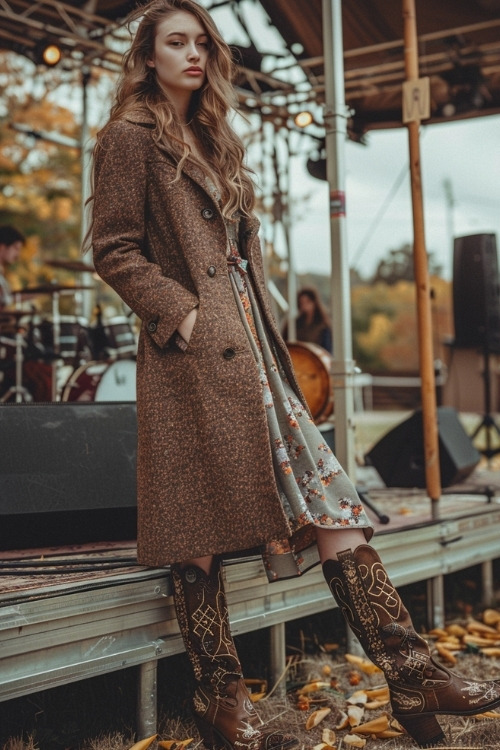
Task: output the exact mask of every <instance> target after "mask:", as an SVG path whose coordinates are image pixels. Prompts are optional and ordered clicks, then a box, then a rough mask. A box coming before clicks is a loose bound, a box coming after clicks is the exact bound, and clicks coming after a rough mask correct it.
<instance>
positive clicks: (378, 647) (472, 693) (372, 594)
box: [323, 545, 500, 747]
mask: <svg viewBox="0 0 500 750" xmlns="http://www.w3.org/2000/svg"><path fill="white" fill-rule="evenodd" d="M323 573H324V576H325V578H326V581H327V583H328V586H329V587H330V590H331V592H332V594H333V596H334V598H335V599H336V601H337V604H338V605H339V607H340V610H341V611H342V612H343V614H344V617H345V618H346V620H347V622H348V624H349V626H350V627H351V629H352V631H353V632H354V634H355V635H356V636H357V637H358V638H359V641H360V643H361V645H362V647H363V649H364V651H365V652H366V654H367V656H368V657H369V658H370V659H371V660H372V661H373V662H374V663H375V664H376V665H377V666H378V667H380V669H381V670H382V671H383V672H384V675H385V678H386V680H387V684H388V686H389V692H390V696H391V705H392V712H393V715H394V717H395V718H396V719H397V720H398V721H399V723H400V724H401V725H402V726H403V727H404V728H405V729H406V731H407V732H408V734H409V735H410V736H411V737H412V738H413V739H414V740H415V742H417V743H418V744H419V745H420V747H430V746H432V745H436V744H438V743H439V742H441V741H442V740H443V739H444V734H443V731H442V729H441V727H440V725H439V723H438V721H437V719H436V714H454V715H461V716H467V715H470V714H479V713H482V712H483V711H488V710H489V709H490V708H493V707H494V706H498V705H499V704H500V684H499V683H498V682H496V681H491V682H476V681H475V680H467V679H463V678H461V677H458V676H457V675H455V674H453V673H452V672H449V671H448V670H447V669H445V667H443V666H441V665H440V664H438V663H436V662H435V661H434V660H433V658H432V657H431V654H430V650H429V646H428V644H427V642H426V641H425V640H424V639H423V638H422V637H421V636H419V635H417V633H416V632H415V630H414V628H413V625H412V621H411V618H410V615H409V613H408V611H407V610H406V608H405V606H404V605H403V602H402V601H401V599H400V597H399V595H398V593H397V591H396V589H395V588H394V586H393V585H392V583H391V581H390V580H389V577H388V575H387V572H386V570H385V569H384V567H383V565H382V563H381V561H380V558H379V556H378V555H377V553H376V552H375V550H374V549H372V547H370V546H369V545H361V546H360V547H357V548H356V549H355V550H354V552H353V551H352V550H350V549H349V550H345V551H344V552H340V553H339V554H338V560H327V561H326V562H325V563H324V564H323Z"/></svg>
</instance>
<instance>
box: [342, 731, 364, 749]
mask: <svg viewBox="0 0 500 750" xmlns="http://www.w3.org/2000/svg"><path fill="white" fill-rule="evenodd" d="M344 745H348V746H349V747H364V746H365V745H366V740H365V739H364V738H363V737H357V736H356V735H355V734H346V736H345V737H344Z"/></svg>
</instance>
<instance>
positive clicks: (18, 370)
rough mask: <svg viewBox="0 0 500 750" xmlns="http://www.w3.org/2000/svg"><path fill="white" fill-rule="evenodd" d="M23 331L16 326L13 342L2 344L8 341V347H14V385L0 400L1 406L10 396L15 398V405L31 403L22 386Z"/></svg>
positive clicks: (26, 390) (28, 394)
mask: <svg viewBox="0 0 500 750" xmlns="http://www.w3.org/2000/svg"><path fill="white" fill-rule="evenodd" d="M23 330H24V329H23V327H22V326H18V328H17V330H16V335H15V338H14V340H13V341H11V340H8V339H4V340H3V343H5V341H8V342H9V345H13V346H14V350H15V354H14V362H15V381H14V385H12V386H11V387H10V388H9V389H8V390H7V391H6V392H5V393H4V394H3V396H2V397H1V398H0V403H1V404H4V403H6V402H7V401H8V400H9V399H10V397H11V396H15V399H14V400H15V402H16V403H17V404H21V403H28V402H31V401H33V396H32V395H31V393H30V392H29V391H28V389H27V388H25V387H24V386H23V363H24V354H23V348H24V347H26V346H27V344H26V342H25V341H24V338H23Z"/></svg>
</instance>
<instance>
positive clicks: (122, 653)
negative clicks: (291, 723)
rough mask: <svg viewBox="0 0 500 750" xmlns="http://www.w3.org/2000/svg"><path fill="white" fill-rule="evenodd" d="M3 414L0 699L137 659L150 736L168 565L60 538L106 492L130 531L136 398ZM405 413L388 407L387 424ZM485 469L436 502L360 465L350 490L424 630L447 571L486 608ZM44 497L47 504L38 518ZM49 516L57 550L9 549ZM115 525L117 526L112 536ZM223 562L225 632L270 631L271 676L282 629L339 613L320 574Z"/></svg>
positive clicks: (117, 541)
mask: <svg viewBox="0 0 500 750" xmlns="http://www.w3.org/2000/svg"><path fill="white" fill-rule="evenodd" d="M0 414H1V416H2V418H3V420H4V425H6V426H8V427H9V430H8V432H7V431H4V432H3V435H4V438H5V440H4V444H3V448H2V452H3V455H4V456H5V457H6V459H8V461H7V463H8V464H9V468H7V469H6V470H5V471H4V473H3V474H2V477H1V478H2V481H3V485H2V486H3V488H4V492H3V493H2V495H1V497H2V503H3V504H2V507H1V508H0V511H2V513H3V516H2V518H0V521H1V522H2V523H1V524H0V525H1V530H0V533H1V534H2V538H3V544H2V549H3V550H4V551H3V552H0V700H2V701H7V700H10V699H13V698H17V697H20V696H24V695H29V694H32V693H35V692H38V691H40V690H45V689H47V688H52V687H56V686H60V685H64V684H67V683H70V682H74V681H77V680H83V679H87V678H90V677H93V676H96V675H99V674H104V673H107V672H113V671H118V670H121V669H125V668H128V667H133V666H135V667H137V673H138V696H139V698H138V734H139V736H149V735H151V734H153V733H154V732H155V731H156V720H157V717H156V672H157V664H158V660H159V659H165V658H167V657H169V656H171V655H174V654H177V653H179V652H181V651H182V650H183V645H182V640H181V637H180V635H179V631H178V627H177V622H176V618H175V614H174V609H173V602H172V598H171V582H170V575H169V570H168V569H149V568H144V567H141V566H139V565H137V562H136V546H135V541H134V540H133V539H130V538H128V539H126V541H121V537H116V536H115V537H114V538H113V540H112V541H110V539H111V537H106V538H105V539H100V540H95V541H92V542H91V543H79V542H80V540H79V539H77V537H75V538H74V539H73V540H72V541H73V542H74V543H72V544H67V542H68V541H69V537H68V536H64V534H67V535H69V534H77V532H78V531H79V526H80V524H83V523H84V521H88V519H94V520H93V521H92V523H94V524H95V523H96V522H97V521H99V523H100V522H101V520H102V516H101V515H95V514H99V513H100V510H99V504H102V502H103V500H102V498H106V501H107V502H108V504H109V505H110V508H109V511H110V512H111V513H112V514H113V518H114V519H120V518H121V517H122V515H124V514H128V515H127V523H126V524H123V528H127V529H128V528H131V527H130V521H131V517H129V515H130V513H131V511H133V510H134V508H133V502H134V498H133V497H129V498H127V497H126V496H125V493H126V492H129V494H130V489H131V487H132V486H133V477H134V461H133V443H134V439H135V438H134V419H135V412H134V405H131V404H122V405H109V404H108V405H106V404H102V405H98V404H94V405H89V406H85V405H83V406H82V405H79V406H74V405H73V406H72V405H66V406H64V405H44V406H42V405H40V406H38V405H31V406H27V407H23V406H20V407H17V406H13V407H12V408H10V407H9V408H8V407H4V408H3V409H2V410H1V412H0ZM404 416H405V415H404V414H403V415H401V414H398V415H384V418H385V419H386V420H387V424H386V425H384V428H385V427H386V426H387V427H388V428H390V427H391V426H392V424H393V423H394V422H398V421H400V420H401V419H402V418H404ZM357 419H358V422H359V428H360V429H359V431H358V437H360V438H362V442H363V443H364V444H365V445H366V444H370V443H373V441H374V440H375V439H377V438H378V437H379V435H380V421H381V415H369V414H366V413H364V414H363V415H359V414H358V415H357ZM361 420H363V424H361ZM371 420H373V423H372V421H371ZM375 420H376V425H377V427H376V434H375V432H374V431H373V430H374V424H375ZM61 425H62V426H63V427H65V429H64V430H62V429H61ZM54 427H58V429H57V430H55V429H54ZM362 430H365V432H366V431H367V434H368V435H369V437H368V438H367V435H366V434H365V435H362ZM1 434H2V433H1V431H0V435H1ZM117 434H118V435H119V437H120V439H119V440H116V439H115V437H116V435H117ZM14 435H15V436H16V440H17V441H18V442H17V443H15V441H14V440H13V436H14ZM9 436H10V438H9ZM115 446H117V447H115ZM42 448H43V450H42ZM117 453H119V455H115V454H117ZM9 456H10V458H12V461H11V460H10V458H9ZM23 456H24V458H23ZM16 462H17V463H16ZM495 462H496V463H498V457H496V458H495ZM115 463H116V466H115ZM493 463H494V462H490V464H487V463H486V462H485V461H484V460H483V461H481V463H480V464H479V465H478V466H477V467H476V468H475V470H474V471H473V472H472V473H471V474H470V475H469V476H468V477H467V478H466V479H465V480H464V481H463V482H461V483H460V484H459V485H457V484H456V485H454V486H453V487H448V488H446V489H445V490H444V491H443V494H442V497H441V498H440V500H439V501H438V502H437V503H431V501H430V500H429V499H428V498H427V497H426V494H425V491H424V490H421V489H397V488H387V487H385V486H384V485H383V483H382V482H381V480H380V477H379V476H378V474H377V472H376V471H375V469H373V468H370V467H365V466H360V467H359V469H358V476H357V477H356V482H357V485H358V487H359V488H360V489H361V490H362V491H363V492H365V493H366V492H367V493H368V495H367V496H368V498H369V501H370V503H371V504H372V505H373V506H374V507H375V509H376V511H377V513H378V516H379V517H382V516H387V517H388V519H389V520H388V523H382V522H381V521H380V518H379V517H378V516H377V514H375V513H374V512H373V511H372V510H370V509H368V513H369V514H370V516H371V517H372V519H373V522H374V526H375V531H376V533H375V536H374V540H373V544H374V546H375V548H376V549H377V550H378V552H379V554H380V555H381V557H382V559H383V560H384V563H385V565H386V566H387V569H388V571H389V574H390V576H391V578H392V580H393V581H394V583H395V584H396V585H397V586H403V585H406V584H411V583H415V582H419V581H425V582H427V599H428V624H429V625H442V624H443V621H444V602H445V591H444V587H445V581H446V578H445V577H446V575H447V574H448V573H453V572H455V571H458V570H463V569H465V568H469V567H471V566H476V565H480V566H481V570H482V587H483V590H482V598H483V601H484V603H485V604H488V605H489V604H491V605H493V604H494V603H495V602H494V601H493V599H494V589H495V585H494V581H493V569H494V565H493V563H494V561H495V560H496V559H498V558H500V544H499V529H500V469H499V467H497V466H495V465H493ZM110 466H114V467H115V468H113V469H110ZM113 477H118V478H119V480H120V482H121V483H122V484H123V485H124V486H123V487H122V486H117V482H116V481H111V480H112V479H113ZM106 482H108V484H106ZM108 485H109V486H108ZM54 488H56V489H57V492H55V491H54ZM73 491H74V493H76V495H72V494H71V493H72V492H73ZM112 493H114V495H112ZM75 497H76V500H75ZM124 498H125V500H126V502H124ZM23 503H24V505H23ZM42 503H45V504H46V508H45V510H44V512H43V513H42V514H41V515H38V516H36V515H35V516H34V515H33V511H34V510H39V509H40V505H41V504H42ZM72 504H73V505H74V506H75V507H71V505H72ZM65 514H69V515H65ZM93 514H94V515H93ZM47 519H48V521H47ZM56 520H58V521H60V522H61V524H62V525H61V526H60V529H59V530H58V531H57V533H58V534H59V535H61V534H62V535H63V539H64V542H65V543H64V544H61V543H60V541H58V542H57V543H55V544H52V543H51V542H50V543H43V544H44V547H43V548H37V549H35V548H34V547H36V546H37V545H34V544H25V545H23V546H24V547H25V548H23V549H9V548H10V547H13V546H15V544H13V539H14V538H15V539H17V534H19V533H21V532H25V530H26V529H25V527H27V526H28V521H32V523H31V527H32V528H31V531H30V534H31V535H32V536H31V537H26V538H35V539H36V538H38V539H40V538H42V537H41V536H40V534H41V533H42V522H43V524H44V525H43V533H48V531H49V530H52V529H53V528H54V527H55V525H56V523H55V522H56ZM107 520H108V521H109V519H107ZM117 528H118V529H121V525H120V523H115V525H114V526H113V527H112V530H113V531H116V529H117ZM132 528H135V527H132ZM9 529H10V531H8V530H9ZM99 530H102V529H101V527H99ZM9 533H10V534H15V535H16V536H15V537H12V536H10V537H9ZM37 534H38V536H37ZM75 540H76V541H75ZM77 542H78V543H77ZM49 544H50V545H51V546H49ZM40 546H41V545H40ZM28 547H29V548H28ZM224 570H225V578H226V584H227V586H226V588H227V594H228V602H229V609H230V618H231V625H232V630H233V632H234V634H236V635H238V634H243V633H247V632H250V631H254V630H260V629H262V628H269V634H270V638H269V643H270V654H269V661H270V667H271V669H270V674H271V679H272V680H273V681H274V682H276V681H277V680H278V679H279V677H280V675H281V674H282V673H283V670H284V667H285V656H286V654H285V642H286V638H285V627H286V623H287V622H290V621H292V620H295V619H298V618H301V617H306V616H310V615H313V614H316V613H319V612H323V611H327V610H330V609H333V608H334V607H335V603H334V600H333V599H332V597H331V595H330V592H329V590H328V587H327V586H326V583H325V581H324V579H323V576H322V573H321V568H320V567H319V566H316V567H314V568H312V569H311V570H309V571H308V572H307V573H305V574H304V575H303V576H301V577H300V578H297V579H294V580H290V581H277V582H274V583H272V584H269V583H268V581H267V577H266V575H265V571H264V568H263V564H262V560H261V557H260V555H258V554H256V553H255V552H250V553H248V554H246V555H242V556H240V557H234V558H232V559H229V560H227V561H226V562H225V565H224Z"/></svg>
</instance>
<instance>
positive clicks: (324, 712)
mask: <svg viewBox="0 0 500 750" xmlns="http://www.w3.org/2000/svg"><path fill="white" fill-rule="evenodd" d="M331 710H332V709H331V708H318V710H317V711H313V712H312V714H311V715H310V716H309V718H308V719H307V721H306V729H312V728H313V727H317V726H318V724H319V723H320V722H321V721H323V719H324V718H325V716H328V714H329V713H330V711H331Z"/></svg>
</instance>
